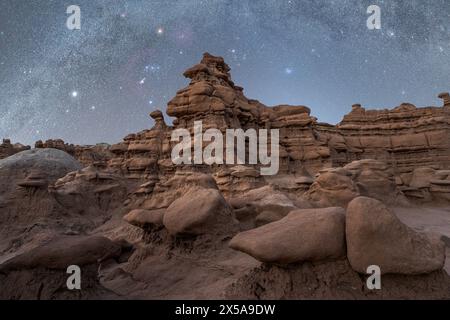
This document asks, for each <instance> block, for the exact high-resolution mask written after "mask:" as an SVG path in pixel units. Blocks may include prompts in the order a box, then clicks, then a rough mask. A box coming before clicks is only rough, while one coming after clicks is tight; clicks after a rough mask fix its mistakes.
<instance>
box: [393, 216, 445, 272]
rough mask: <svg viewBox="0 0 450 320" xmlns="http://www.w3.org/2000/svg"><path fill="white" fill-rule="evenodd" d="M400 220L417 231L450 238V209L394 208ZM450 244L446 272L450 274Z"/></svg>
mask: <svg viewBox="0 0 450 320" xmlns="http://www.w3.org/2000/svg"><path fill="white" fill-rule="evenodd" d="M393 209H394V212H395V213H396V215H397V216H398V217H399V219H400V220H401V221H402V222H403V223H405V224H407V225H408V226H410V227H412V228H414V229H415V230H417V231H427V232H435V233H439V234H441V235H444V236H446V237H448V238H450V208H442V207H440V208H417V207H414V208H393ZM449 246H450V243H447V249H446V250H447V251H446V255H447V259H446V260H445V270H446V271H447V273H448V274H450V248H449Z"/></svg>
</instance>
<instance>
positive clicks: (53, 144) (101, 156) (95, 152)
mask: <svg viewBox="0 0 450 320" xmlns="http://www.w3.org/2000/svg"><path fill="white" fill-rule="evenodd" d="M34 146H35V148H36V149H42V148H52V149H58V150H62V151H65V152H67V153H68V154H70V155H71V156H73V157H74V158H75V159H77V160H78V161H79V162H80V163H81V164H82V165H83V166H89V165H92V164H98V163H104V164H106V163H107V162H108V161H109V160H110V159H112V157H113V154H112V153H111V152H110V151H109V149H110V146H109V145H108V144H106V143H98V144H96V145H95V146H88V145H87V146H80V145H74V144H69V143H65V142H64V140H62V139H55V140H53V139H50V140H46V141H45V142H42V141H41V140H39V141H36V143H35V145H34Z"/></svg>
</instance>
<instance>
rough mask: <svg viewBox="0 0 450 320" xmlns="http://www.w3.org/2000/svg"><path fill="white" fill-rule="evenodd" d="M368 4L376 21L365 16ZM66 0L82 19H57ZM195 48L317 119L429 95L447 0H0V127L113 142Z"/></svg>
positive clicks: (448, 23)
mask: <svg viewBox="0 0 450 320" xmlns="http://www.w3.org/2000/svg"><path fill="white" fill-rule="evenodd" d="M371 4H375V5H378V6H380V7H381V26H382V27H381V30H369V29H368V28H367V26H366V21H367V18H368V17H369V14H367V13H366V10H367V7H368V6H369V5H371ZM69 5H79V6H80V8H81V30H69V29H68V28H67V27H66V20H67V17H68V14H66V9H67V7H68V6H69ZM206 51H207V52H210V53H211V54H214V55H220V56H223V57H224V58H225V60H226V61H227V63H228V64H229V65H230V67H231V68H232V71H231V73H232V76H233V80H234V81H235V83H236V84H237V85H240V86H242V87H244V88H245V92H244V93H245V94H246V96H247V97H248V98H254V99H258V100H260V101H261V102H262V103H264V104H266V105H269V106H270V105H276V104H285V103H287V104H294V105H295V104H297V105H307V106H309V107H310V108H311V109H312V114H313V115H314V116H316V117H317V118H319V120H320V121H323V122H329V123H337V122H339V121H340V120H341V118H342V116H343V115H344V114H346V113H348V112H349V111H350V110H351V105H352V104H353V103H361V104H363V105H364V106H365V107H368V108H392V107H395V106H397V105H399V104H400V103H402V102H411V103H414V104H416V105H418V106H427V105H437V106H440V105H441V104H442V102H441V100H439V99H438V98H437V97H436V96H437V95H438V93H440V92H443V91H450V1H449V0H430V1H423V0H408V1H400V0H384V1H381V0H378V1H377V0H368V1H365V0H326V1H325V0H314V1H313V0H310V1H308V0H228V1H227V0H203V1H200V0H178V1H175V0H145V1H144V0H134V1H133V0H129V1H113V0H97V1H94V0H76V1H63V0H1V1H0V138H11V139H12V140H13V142H21V143H25V144H34V141H36V140H39V139H42V140H46V139H49V138H62V139H64V140H65V141H66V142H71V143H77V144H94V143H98V142H108V143H114V142H118V141H120V140H121V139H122V138H123V137H124V136H125V135H127V134H128V133H131V132H137V131H140V130H142V129H145V128H150V127H151V126H152V120H151V119H150V118H149V116H148V114H149V112H151V111H152V110H154V109H156V108H160V109H162V110H165V108H166V104H167V102H168V101H169V100H170V99H171V98H172V97H174V96H175V92H176V91H177V90H178V89H180V88H182V87H185V86H186V85H187V84H188V80H187V79H185V78H184V77H183V76H182V73H183V71H184V70H185V69H187V68H188V67H190V66H192V65H194V64H195V63H197V62H199V61H200V59H201V56H202V54H203V52H206ZM167 121H170V120H169V119H167Z"/></svg>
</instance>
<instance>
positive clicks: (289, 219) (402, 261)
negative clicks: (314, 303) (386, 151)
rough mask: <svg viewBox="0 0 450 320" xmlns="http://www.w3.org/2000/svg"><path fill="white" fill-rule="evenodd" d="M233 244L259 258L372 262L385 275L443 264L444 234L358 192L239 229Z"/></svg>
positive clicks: (361, 267)
mask: <svg viewBox="0 0 450 320" xmlns="http://www.w3.org/2000/svg"><path fill="white" fill-rule="evenodd" d="M230 247H231V248H233V249H236V250H239V251H243V252H245V253H247V254H249V255H251V256H253V257H255V258H256V259H258V260H259V261H261V262H265V263H271V264H278V265H287V264H292V263H302V262H316V261H323V260H339V259H342V258H345V257H346V256H347V258H348V261H349V262H350V265H351V267H352V268H353V270H355V271H356V272H358V273H363V274H365V273H366V272H367V268H368V267H369V266H372V265H375V266H378V267H380V269H381V272H382V273H383V274H387V273H389V274H408V275H414V274H424V273H430V272H433V271H436V270H440V269H442V268H443V267H444V261H445V244H444V242H443V241H441V239H440V236H438V235H434V234H425V233H424V234H422V233H418V232H415V231H413V230H412V229H410V228H409V227H407V226H406V225H404V224H403V223H402V222H401V221H400V220H399V219H398V218H397V217H396V216H395V215H394V213H393V212H391V211H390V210H389V209H388V208H387V207H386V206H385V205H384V204H383V203H381V202H380V201H378V200H375V199H372V198H368V197H358V198H356V199H354V200H352V201H351V202H350V204H349V205H348V207H347V210H344V209H343V208H339V207H331V208H322V209H302V210H294V211H291V212H290V213H289V214H288V215H287V216H286V217H284V218H282V219H281V220H279V221H276V222H272V223H269V224H266V225H264V226H261V227H259V228H256V229H252V230H248V231H245V232H242V233H239V234H237V235H236V236H235V237H234V238H233V239H232V240H231V242H230Z"/></svg>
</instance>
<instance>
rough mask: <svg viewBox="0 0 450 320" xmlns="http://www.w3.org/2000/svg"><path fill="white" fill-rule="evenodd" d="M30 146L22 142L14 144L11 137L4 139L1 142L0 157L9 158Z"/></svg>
mask: <svg viewBox="0 0 450 320" xmlns="http://www.w3.org/2000/svg"><path fill="white" fill-rule="evenodd" d="M29 149H30V146H24V145H22V144H20V143H15V144H12V143H11V140H10V139H3V142H2V143H1V144H0V159H4V158H7V157H9V156H12V155H13V154H16V153H18V152H21V151H25V150H29Z"/></svg>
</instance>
